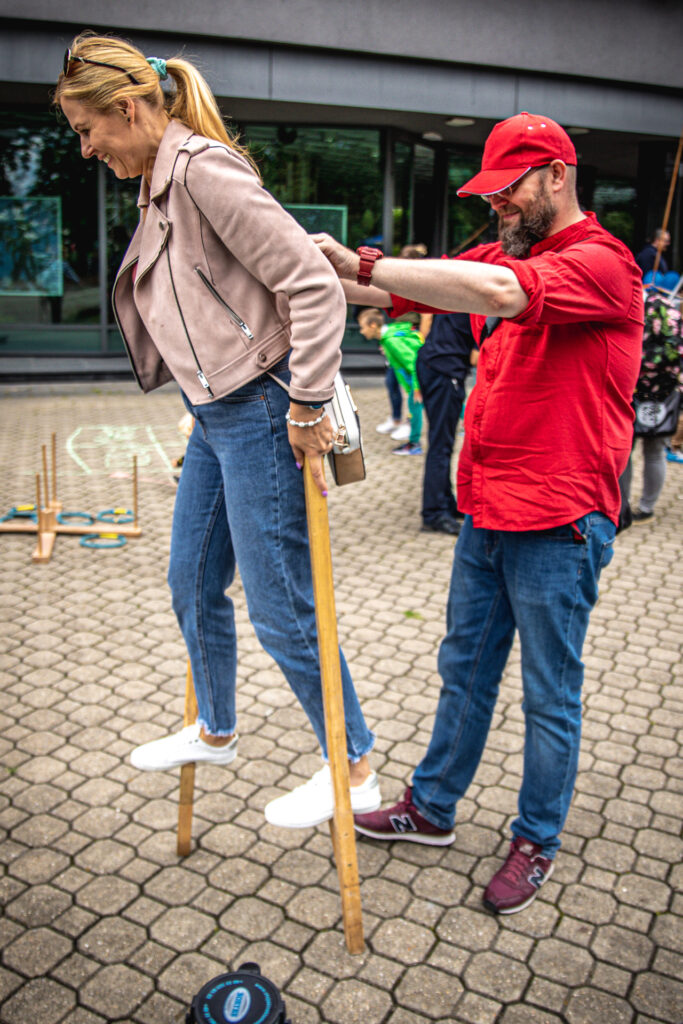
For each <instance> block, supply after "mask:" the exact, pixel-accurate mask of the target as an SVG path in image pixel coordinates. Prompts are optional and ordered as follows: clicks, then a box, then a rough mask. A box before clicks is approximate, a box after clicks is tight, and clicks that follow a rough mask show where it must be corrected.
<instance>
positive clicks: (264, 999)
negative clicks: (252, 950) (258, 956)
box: [185, 963, 289, 1024]
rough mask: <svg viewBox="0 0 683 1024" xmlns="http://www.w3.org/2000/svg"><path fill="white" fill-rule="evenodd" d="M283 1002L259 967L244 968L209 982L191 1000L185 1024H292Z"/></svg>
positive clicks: (255, 965)
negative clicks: (287, 1016)
mask: <svg viewBox="0 0 683 1024" xmlns="http://www.w3.org/2000/svg"><path fill="white" fill-rule="evenodd" d="M285 1015H286V1010H285V1004H284V1000H283V999H282V997H281V995H280V993H279V991H278V990H277V988H276V987H275V985H274V984H273V982H272V981H269V980H268V978H264V977H263V975H262V974H261V968H260V967H259V965H258V964H252V963H246V964H242V966H241V967H239V968H238V969H237V970H236V971H234V972H232V973H231V974H219V975H218V977H217V978H213V979H212V980H211V981H209V982H207V984H206V985H204V986H203V988H201V989H200V990H199V992H198V993H197V995H196V996H195V997H194V999H193V1000H192V1005H191V1007H190V1009H189V1011H188V1013H187V1015H186V1017H185V1021H186V1024H289V1021H287V1020H285Z"/></svg>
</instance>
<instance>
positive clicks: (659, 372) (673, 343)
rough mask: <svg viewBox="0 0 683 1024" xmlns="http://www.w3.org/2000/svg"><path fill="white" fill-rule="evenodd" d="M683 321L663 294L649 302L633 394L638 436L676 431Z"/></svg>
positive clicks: (682, 377)
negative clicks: (638, 370) (641, 352)
mask: <svg viewBox="0 0 683 1024" xmlns="http://www.w3.org/2000/svg"><path fill="white" fill-rule="evenodd" d="M682 342H683V321H682V320H681V314H680V312H679V310H678V309H676V307H675V305H673V304H672V303H671V302H670V301H669V300H668V299H667V298H665V297H664V296H662V295H656V294H654V295H649V296H648V298H647V300H646V302H645V332H644V336H643V356H642V362H641V366H640V373H639V375H638V383H637V384H636V390H635V394H634V396H633V408H634V409H635V413H636V421H635V425H634V432H635V435H636V437H667V436H668V435H671V434H675V432H676V427H677V425H678V416H679V412H680V408H681V391H680V386H679V385H680V382H681V380H683V359H682V358H681V351H682V349H683V344H682Z"/></svg>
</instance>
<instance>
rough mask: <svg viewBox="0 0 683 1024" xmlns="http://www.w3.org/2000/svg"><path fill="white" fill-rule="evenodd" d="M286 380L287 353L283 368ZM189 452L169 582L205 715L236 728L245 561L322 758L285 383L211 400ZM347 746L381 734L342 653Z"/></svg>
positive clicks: (304, 542) (250, 596)
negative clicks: (238, 604) (233, 591)
mask: <svg viewBox="0 0 683 1024" xmlns="http://www.w3.org/2000/svg"><path fill="white" fill-rule="evenodd" d="M275 370H276V371H277V373H278V376H279V377H280V378H281V379H282V380H284V381H288V379H289V371H288V370H287V365H286V362H285V363H283V364H280V365H279V366H278V367H275ZM183 398H184V401H185V405H186V406H187V409H188V411H189V412H191V413H192V415H193V416H194V417H195V419H196V422H195V426H194V429H193V431H192V435H191V437H190V440H189V442H188V446H187V451H186V454H185V459H184V462H183V468H182V472H181V474H180V481H179V483H178V494H177V498H176V504H175V511H174V515H173V530H172V535H171V559H170V565H169V572H168V582H169V585H170V587H171V592H172V597H173V608H174V611H175V613H176V615H177V617H178V622H179V624H180V629H181V631H182V634H183V637H184V638H185V643H186V645H187V650H188V653H189V656H190V663H191V665H192V674H193V677H194V685H195V691H196V694H197V704H198V706H199V720H200V722H201V724H202V725H203V726H204V727H205V728H206V730H207V731H208V732H210V733H212V734H214V735H218V736H220V735H230V734H231V733H233V732H234V731H235V728H236V713H235V683H236V674H237V642H236V636H235V617H234V609H233V602H232V600H231V598H230V597H229V596H228V595H227V594H226V593H225V591H226V590H227V588H228V587H229V586H230V585H231V583H232V582H233V579H234V577H235V568H236V566H238V567H239V572H240V577H241V580H242V585H243V587H244V593H245V595H246V599H247V607H248V611H249V617H250V619H251V622H252V625H253V627H254V629H255V631H256V635H257V637H258V639H259V641H260V642H261V644H262V645H263V647H264V648H265V649H266V650H267V651H268V652H269V654H271V655H272V657H273V658H274V659H275V661H276V662H277V664H278V665H279V666H280V668H281V669H282V672H283V673H284V675H285V678H286V679H287V681H288V683H289V685H290V686H291V687H292V690H293V691H294V693H295V694H296V696H297V697H298V699H299V701H300V702H301V705H302V707H303V709H304V711H305V712H306V714H307V715H308V718H309V720H310V722H311V725H312V726H313V729H314V730H315V734H316V736H317V738H318V742H319V743H320V746H321V748H322V751H323V756H326V742H325V719H324V712H323V699H322V687H321V681H320V665H319V660H318V643H317V631H316V623H315V608H314V604H313V584H312V578H311V563H310V556H309V549H308V531H307V527H306V506H305V501H304V487H303V474H302V473H301V472H300V471H299V470H298V469H297V468H296V464H295V461H294V455H293V453H292V450H291V448H290V446H289V441H288V440H287V426H286V422H285V413H286V411H287V409H288V408H289V398H288V396H287V393H286V392H285V391H284V390H283V389H282V388H281V387H280V386H279V385H278V384H276V383H275V381H273V380H272V379H271V378H270V377H267V376H262V377H259V378H257V379H256V380H253V381H251V382H250V383H249V384H247V385H245V386H244V387H242V388H240V389H239V390H238V391H235V392H233V393H232V394H231V395H228V396H227V397H226V398H222V399H218V400H217V401H215V402H211V403H210V404H208V405H200V406H192V405H191V404H190V403H189V401H188V400H187V398H185V396H183ZM340 657H341V672H342V686H343V693H344V709H345V712H346V741H347V746H348V755H349V758H350V759H351V760H352V761H358V760H359V759H360V758H361V757H362V756H363V755H364V754H366V753H367V752H368V751H369V750H370V748H371V747H372V745H373V742H374V737H373V735H372V733H371V732H370V731H369V729H368V727H367V726H366V724H365V720H364V718H363V713H362V711H361V708H360V704H359V702H358V698H357V696H356V692H355V689H354V687H353V683H352V681H351V676H350V674H349V670H348V667H347V665H346V661H345V659H344V656H343V655H342V654H341V652H340Z"/></svg>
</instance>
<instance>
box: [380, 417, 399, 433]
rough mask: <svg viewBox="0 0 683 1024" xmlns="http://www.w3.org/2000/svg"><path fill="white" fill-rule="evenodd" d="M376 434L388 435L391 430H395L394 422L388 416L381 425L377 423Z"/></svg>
mask: <svg viewBox="0 0 683 1024" xmlns="http://www.w3.org/2000/svg"><path fill="white" fill-rule="evenodd" d="M375 430H376V431H377V433H378V434H390V433H391V431H392V430H396V420H395V419H394V418H393V417H392V416H390V417H389V419H388V420H384V422H383V423H378V424H377V426H376V427H375Z"/></svg>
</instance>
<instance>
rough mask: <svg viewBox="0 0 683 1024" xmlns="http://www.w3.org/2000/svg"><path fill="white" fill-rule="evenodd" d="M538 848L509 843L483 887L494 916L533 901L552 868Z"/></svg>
mask: <svg viewBox="0 0 683 1024" xmlns="http://www.w3.org/2000/svg"><path fill="white" fill-rule="evenodd" d="M368 817H370V815H368ZM541 849H542V847H540V846H537V845H536V843H532V842H531V840H530V839H524V838H523V837H522V836H516V838H515V839H513V840H512V842H511V843H510V852H509V854H508V857H507V860H506V861H505V863H504V864H503V866H502V868H501V869H500V871H496V873H495V875H494V876H493V878H492V879H491V881H490V882H489V884H488V886H487V888H486V891H485V893H484V906H485V907H488V909H489V910H492V911H493V913H494V914H516V913H517V911H518V910H524V908H525V907H528V906H529V904H530V903H531V902H533V900H535V899H536V896H537V895H538V890H539V889H540V888H541V886H542V885H543V883H544V882H547V881H548V879H549V878H550V876H551V875H552V873H553V867H554V864H553V862H552V861H551V860H549V859H548V858H547V857H542V856H541Z"/></svg>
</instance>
